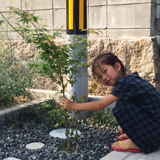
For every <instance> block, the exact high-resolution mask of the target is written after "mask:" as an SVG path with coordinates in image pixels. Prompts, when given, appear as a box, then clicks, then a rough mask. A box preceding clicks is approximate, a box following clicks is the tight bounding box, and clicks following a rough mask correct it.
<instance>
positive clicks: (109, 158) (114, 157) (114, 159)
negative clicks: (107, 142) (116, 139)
mask: <svg viewBox="0 0 160 160" xmlns="http://www.w3.org/2000/svg"><path fill="white" fill-rule="evenodd" d="M130 154H132V153H131V152H117V151H112V152H111V153H109V154H108V155H106V156H105V157H103V158H101V160H124V159H125V158H126V157H128V156H129V155H130Z"/></svg>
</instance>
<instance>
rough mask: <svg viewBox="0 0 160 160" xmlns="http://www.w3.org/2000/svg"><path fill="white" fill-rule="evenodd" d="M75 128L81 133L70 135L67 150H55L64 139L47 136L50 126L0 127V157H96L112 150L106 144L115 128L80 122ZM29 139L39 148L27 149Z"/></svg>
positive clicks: (75, 159) (53, 159)
mask: <svg viewBox="0 0 160 160" xmlns="http://www.w3.org/2000/svg"><path fill="white" fill-rule="evenodd" d="M77 129H78V130H79V131H80V132H81V135H80V136H79V137H78V138H77V139H76V138H72V148H73V150H72V151H71V152H64V151H59V149H58V148H59V146H60V145H61V143H62V142H63V141H64V139H60V138H56V137H51V136H50V135H49V132H50V131H52V130H53V128H51V127H50V128H49V127H46V126H45V125H44V124H37V125H33V126H29V127H27V130H25V128H24V127H22V128H13V129H12V130H9V127H7V126H3V127H2V128H1V129H0V160H3V159H5V158H8V157H15V158H18V159H21V160H100V159H101V158H102V157H104V156H106V155H107V154H108V153H110V152H111V151H112V150H111V148H110V145H111V144H112V143H113V142H115V141H117V139H116V137H117V136H118V135H119V131H118V128H117V127H115V128H113V127H106V126H89V127H84V125H83V123H81V124H80V125H79V126H78V127H77ZM32 142H41V143H44V145H45V146H44V147H43V148H42V149H39V150H28V149H26V145H27V144H29V143H32Z"/></svg>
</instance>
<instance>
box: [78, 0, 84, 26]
mask: <svg viewBox="0 0 160 160" xmlns="http://www.w3.org/2000/svg"><path fill="white" fill-rule="evenodd" d="M79 29H84V0H79Z"/></svg>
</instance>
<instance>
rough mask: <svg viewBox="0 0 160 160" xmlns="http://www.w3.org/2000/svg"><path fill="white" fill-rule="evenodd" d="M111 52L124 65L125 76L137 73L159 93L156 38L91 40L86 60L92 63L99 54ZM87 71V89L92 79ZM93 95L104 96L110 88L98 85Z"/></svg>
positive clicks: (158, 54)
mask: <svg viewBox="0 0 160 160" xmlns="http://www.w3.org/2000/svg"><path fill="white" fill-rule="evenodd" d="M104 52H112V53H114V54H116V55H117V56H118V57H119V58H120V59H121V61H122V62H123V63H124V65H125V67H126V70H127V74H128V73H132V72H138V73H139V75H140V76H141V77H143V78H145V79H146V80H148V81H149V82H150V83H152V84H153V85H154V86H155V87H156V88H157V89H158V91H159V92H160V63H159V62H160V52H159V46H158V44H157V40H156V38H151V37H148V38H130V39H123V38H118V39H117V38H108V39H99V40H97V39H92V47H90V48H88V60H89V61H92V60H93V59H94V57H95V56H96V55H98V54H100V53H104ZM90 70H91V69H89V88H90V85H91V82H92V81H93V77H92V76H91V72H90ZM99 85H100V87H99V88H98V89H97V91H96V92H95V94H97V95H101V96H104V95H106V94H108V93H110V92H111V90H112V88H111V87H105V86H102V85H101V84H99Z"/></svg>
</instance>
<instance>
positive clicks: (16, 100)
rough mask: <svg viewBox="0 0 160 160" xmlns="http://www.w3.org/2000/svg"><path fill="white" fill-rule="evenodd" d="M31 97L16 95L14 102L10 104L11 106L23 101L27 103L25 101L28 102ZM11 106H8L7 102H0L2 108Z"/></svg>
mask: <svg viewBox="0 0 160 160" xmlns="http://www.w3.org/2000/svg"><path fill="white" fill-rule="evenodd" d="M30 100H31V99H29V98H28V97H26V96H25V97H23V96H19V97H14V100H13V102H11V103H10V104H9V106H15V105H17V104H22V103H25V102H28V101H30ZM9 106H6V105H5V104H3V103H0V110H1V109H4V108H8V107H9Z"/></svg>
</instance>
